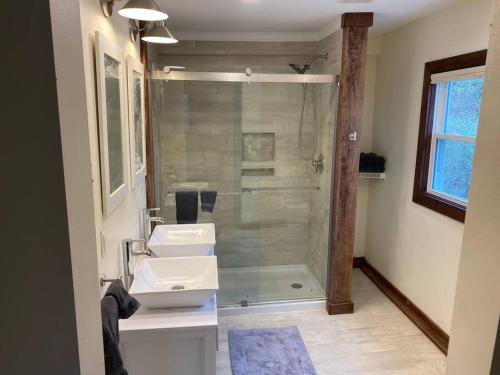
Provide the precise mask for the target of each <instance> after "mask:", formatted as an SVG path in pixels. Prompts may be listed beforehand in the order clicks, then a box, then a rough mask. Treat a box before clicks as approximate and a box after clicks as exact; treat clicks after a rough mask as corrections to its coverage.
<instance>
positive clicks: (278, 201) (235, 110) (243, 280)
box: [151, 64, 335, 306]
mask: <svg viewBox="0 0 500 375" xmlns="http://www.w3.org/2000/svg"><path fill="white" fill-rule="evenodd" d="M181 65H182V64H181ZM286 69H288V68H287V66H286V65H285V68H284V69H283V70H285V71H286ZM197 70H199V69H197ZM286 72H287V73H289V72H288V71H286ZM308 86H309V87H308V93H307V97H306V108H305V111H304V122H303V129H302V131H303V140H302V143H303V153H304V155H306V154H311V153H312V151H313V150H314V142H315V138H316V137H314V129H315V127H314V124H315V123H314V115H315V111H314V108H315V107H314V105H316V108H317V111H316V116H317V117H316V118H317V125H318V136H317V143H318V152H317V154H319V153H320V152H321V153H323V155H324V158H325V162H326V167H325V170H324V172H323V173H322V174H315V173H314V168H313V167H312V166H311V161H306V160H303V158H302V157H301V155H300V152H299V150H298V134H299V124H300V117H301V112H302V103H303V95H304V87H303V85H302V84H291V83H280V84H267V83H266V84H257V83H252V84H248V83H239V82H237V83H234V82H201V81H198V82H194V81H193V82H189V81H168V82H167V81H152V82H151V88H152V104H153V106H152V120H153V129H154V132H155V134H154V142H155V144H156V150H157V152H156V154H155V164H156V166H155V168H156V171H157V173H156V176H157V177H156V178H157V181H156V184H157V186H158V190H159V191H160V193H158V192H157V200H158V201H159V202H158V203H159V206H160V207H161V208H162V216H164V217H166V218H167V220H168V222H170V223H175V222H176V214H175V190H176V189H179V188H191V189H211V190H216V191H217V192H218V196H217V203H216V205H215V210H214V212H213V213H207V212H200V210H199V216H198V222H214V223H215V226H216V233H217V244H216V249H215V252H216V255H217V257H218V266H219V272H220V273H219V283H220V290H219V292H218V304H219V305H220V306H229V305H238V304H240V303H241V302H242V301H246V302H248V303H250V304H251V303H259V302H272V301H277V300H279V301H282V300H295V299H307V298H324V297H325V288H326V279H327V276H326V275H327V259H328V235H329V220H328V217H329V207H330V204H329V198H330V181H331V170H332V168H331V160H332V155H331V153H332V150H333V128H334V127H333V125H334V119H335V113H334V105H333V104H334V103H333V102H334V95H335V92H334V91H333V90H332V87H333V85H330V84H311V85H308ZM315 187H318V188H319V189H315ZM312 212H314V215H313V214H311V213H312Z"/></svg>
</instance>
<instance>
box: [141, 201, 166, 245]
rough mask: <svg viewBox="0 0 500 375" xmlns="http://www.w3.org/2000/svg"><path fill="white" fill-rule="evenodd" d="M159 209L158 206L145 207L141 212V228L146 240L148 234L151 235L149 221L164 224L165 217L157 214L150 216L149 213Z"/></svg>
mask: <svg viewBox="0 0 500 375" xmlns="http://www.w3.org/2000/svg"><path fill="white" fill-rule="evenodd" d="M158 211H160V209H159V208H145V209H144V212H143V216H142V219H143V226H144V228H143V230H144V238H145V239H146V241H148V240H149V236H150V235H151V223H159V224H164V223H165V219H164V218H162V217H159V216H151V213H153V212H158Z"/></svg>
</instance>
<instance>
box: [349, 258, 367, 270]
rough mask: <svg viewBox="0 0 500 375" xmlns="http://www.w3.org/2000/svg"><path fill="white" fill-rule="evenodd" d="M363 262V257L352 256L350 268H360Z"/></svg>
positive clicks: (364, 259) (364, 261) (364, 260)
mask: <svg viewBox="0 0 500 375" xmlns="http://www.w3.org/2000/svg"><path fill="white" fill-rule="evenodd" d="M365 263H366V258H365V257H354V259H353V260H352V268H361V266H362V265H363V264H365Z"/></svg>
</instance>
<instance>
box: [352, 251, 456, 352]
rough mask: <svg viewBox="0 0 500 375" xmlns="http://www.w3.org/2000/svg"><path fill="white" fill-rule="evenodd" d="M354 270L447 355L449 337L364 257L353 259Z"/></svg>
mask: <svg viewBox="0 0 500 375" xmlns="http://www.w3.org/2000/svg"><path fill="white" fill-rule="evenodd" d="M353 266H354V268H359V269H361V271H362V272H363V273H364V274H365V275H366V276H367V277H368V278H369V279H370V280H371V281H372V282H373V283H374V284H375V285H376V286H377V287H378V288H379V289H380V290H381V291H382V293H384V294H385V295H386V296H387V297H388V298H389V299H390V300H391V301H392V302H393V303H394V304H395V305H396V306H397V307H398V308H399V309H400V310H401V311H402V312H403V314H405V315H406V316H407V317H408V319H410V320H411V321H412V322H413V324H415V325H416V326H417V327H418V328H419V329H420V330H421V331H422V333H423V334H424V335H426V336H427V337H428V338H429V339H430V340H431V341H432V342H433V343H434V344H435V345H436V346H437V347H438V349H439V350H441V351H442V352H443V353H444V354H446V355H447V354H448V344H449V341H450V336H449V335H448V334H447V333H446V332H444V331H443V330H442V329H441V328H440V327H439V326H438V325H437V324H436V323H435V322H434V321H433V320H432V319H431V318H429V317H428V316H427V315H426V314H425V313H424V312H423V311H422V310H420V308H419V307H418V306H417V305H415V304H414V303H413V302H412V301H411V300H410V299H409V298H408V297H406V296H405V295H404V294H403V293H402V292H401V291H400V290H399V289H398V288H396V287H395V286H394V285H393V284H392V283H391V282H390V281H389V280H387V279H386V278H385V276H384V275H382V274H381V273H380V272H379V271H377V269H375V268H374V267H373V266H372V265H371V264H370V263H368V262H367V261H366V259H365V258H364V257H360V258H354V262H353Z"/></svg>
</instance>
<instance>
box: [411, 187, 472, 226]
mask: <svg viewBox="0 0 500 375" xmlns="http://www.w3.org/2000/svg"><path fill="white" fill-rule="evenodd" d="M413 202H415V203H416V204H419V205H421V206H424V207H426V208H428V209H430V210H433V211H436V212H438V213H440V214H442V215H445V216H448V217H449V218H450V219H453V220H457V221H460V222H461V223H463V222H465V213H466V209H467V208H466V207H465V206H463V205H461V204H459V203H456V202H452V201H449V200H447V199H445V198H442V197H440V196H437V195H434V194H431V193H429V192H417V193H414V194H413Z"/></svg>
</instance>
